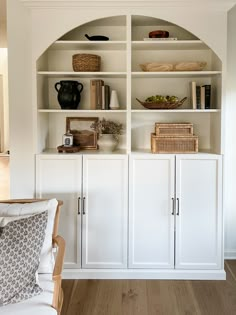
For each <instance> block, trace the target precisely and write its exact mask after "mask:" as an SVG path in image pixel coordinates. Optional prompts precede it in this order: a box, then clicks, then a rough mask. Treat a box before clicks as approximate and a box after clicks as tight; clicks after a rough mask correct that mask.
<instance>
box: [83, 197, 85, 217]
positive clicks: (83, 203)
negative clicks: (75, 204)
mask: <svg viewBox="0 0 236 315" xmlns="http://www.w3.org/2000/svg"><path fill="white" fill-rule="evenodd" d="M83 214H85V197H83Z"/></svg>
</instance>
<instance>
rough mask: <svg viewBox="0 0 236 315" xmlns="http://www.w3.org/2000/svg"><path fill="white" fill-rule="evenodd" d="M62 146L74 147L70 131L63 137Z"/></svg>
mask: <svg viewBox="0 0 236 315" xmlns="http://www.w3.org/2000/svg"><path fill="white" fill-rule="evenodd" d="M62 144H63V146H64V147H72V146H73V135H72V133H70V130H67V132H66V133H65V134H64V135H63V136H62Z"/></svg>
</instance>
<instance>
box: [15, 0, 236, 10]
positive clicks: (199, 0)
mask: <svg viewBox="0 0 236 315" xmlns="http://www.w3.org/2000/svg"><path fill="white" fill-rule="evenodd" d="M19 1H20V2H22V3H23V5H25V6H27V7H29V8H33V9H37V8H40V9H42V8H50V9H52V8H55V9H58V8H64V9H65V8H67V9H69V8H75V7H80V8H91V7H92V8H104V7H105V8H116V7H119V8H120V7H122V8H150V7H151V8H156V7H163V8H164V7H168V8H169V7H182V8H183V7H186V8H194V9H200V8H201V7H204V8H205V9H206V8H207V9H211V10H214V11H215V10H217V11H218V10H220V11H228V10H230V9H231V8H232V7H233V6H234V5H235V4H236V0H182V1H181V0H166V1H165V0H156V1H155V0H154V1H141V0H128V1H126V0H119V1H117V0H102V1H101V0H87V1H85V0H84V1H80V0H67V1H66V0H19Z"/></svg>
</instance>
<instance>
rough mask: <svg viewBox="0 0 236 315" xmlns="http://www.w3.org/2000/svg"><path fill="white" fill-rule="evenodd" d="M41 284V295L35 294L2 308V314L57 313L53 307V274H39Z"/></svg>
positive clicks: (48, 314) (45, 314)
mask: <svg viewBox="0 0 236 315" xmlns="http://www.w3.org/2000/svg"><path fill="white" fill-rule="evenodd" d="M39 284H40V286H41V288H43V290H44V291H43V292H42V293H41V294H40V295H37V296H34V297H32V298H30V299H28V300H25V301H23V302H20V303H16V304H9V305H6V306H3V307H1V308H0V314H1V315H16V314H17V315H56V314H57V311H56V310H55V309H54V308H52V299H53V289H54V284H53V281H52V275H51V274H41V275H39Z"/></svg>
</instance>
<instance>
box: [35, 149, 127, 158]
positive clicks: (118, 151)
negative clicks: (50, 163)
mask: <svg viewBox="0 0 236 315" xmlns="http://www.w3.org/2000/svg"><path fill="white" fill-rule="evenodd" d="M47 154H56V155H62V156H63V155H66V156H68V155H70V154H72V155H80V154H91V155H94V154H96V155H97V154H99V155H114V154H116V155H117V154H127V152H126V150H122V149H120V150H115V151H113V152H109V153H106V152H102V151H99V150H81V151H79V152H76V153H59V152H58V151H57V149H45V150H44V151H43V152H41V153H39V154H38V155H47Z"/></svg>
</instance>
